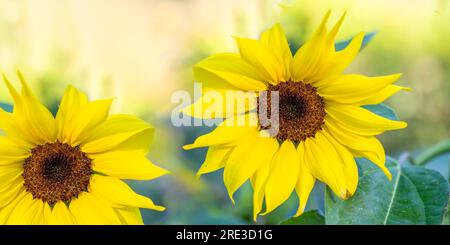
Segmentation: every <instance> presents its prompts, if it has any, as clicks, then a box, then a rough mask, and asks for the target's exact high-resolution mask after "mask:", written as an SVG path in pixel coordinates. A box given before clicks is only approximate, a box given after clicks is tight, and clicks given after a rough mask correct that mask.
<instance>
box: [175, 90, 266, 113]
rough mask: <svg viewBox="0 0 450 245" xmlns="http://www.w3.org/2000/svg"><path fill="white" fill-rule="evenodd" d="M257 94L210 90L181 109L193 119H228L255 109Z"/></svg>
mask: <svg viewBox="0 0 450 245" xmlns="http://www.w3.org/2000/svg"><path fill="white" fill-rule="evenodd" d="M257 96H258V94H257V93H253V92H243V91H226V90H210V91H208V92H207V93H205V94H204V95H203V96H202V97H200V98H199V99H197V100H196V101H195V102H194V103H192V104H190V105H189V106H186V107H185V108H183V109H181V112H183V113H184V114H186V115H189V116H190V117H194V118H204V119H215V118H229V117H234V116H236V115H240V114H244V113H246V112H248V111H252V110H254V109H255V108H256V107H257Z"/></svg>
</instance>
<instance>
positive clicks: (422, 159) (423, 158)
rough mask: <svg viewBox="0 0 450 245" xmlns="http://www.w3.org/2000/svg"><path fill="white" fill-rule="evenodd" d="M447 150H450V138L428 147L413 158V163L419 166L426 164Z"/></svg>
mask: <svg viewBox="0 0 450 245" xmlns="http://www.w3.org/2000/svg"><path fill="white" fill-rule="evenodd" d="M446 152H450V140H445V141H442V142H441V143H439V144H437V145H434V146H432V147H431V148H428V149H426V150H425V151H424V152H422V153H421V154H420V155H418V156H417V157H415V158H414V159H413V163H414V164H415V165H419V166H421V165H425V164H426V163H427V162H429V161H430V160H432V159H433V158H435V157H437V156H439V155H441V154H443V153H446Z"/></svg>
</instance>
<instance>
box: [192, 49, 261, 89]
mask: <svg viewBox="0 0 450 245" xmlns="http://www.w3.org/2000/svg"><path fill="white" fill-rule="evenodd" d="M194 77H195V79H196V80H197V81H199V82H204V81H209V82H214V83H224V82H225V83H229V84H231V85H232V86H233V87H235V88H236V89H241V90H245V91H261V90H265V89H266V86H267V85H266V84H265V82H263V81H264V77H263V76H262V75H260V74H259V72H258V71H257V70H256V69H255V68H253V67H252V66H251V65H250V64H248V63H247V62H246V61H244V60H243V59H241V57H239V55H237V54H231V53H222V54H216V55H213V56H211V57H208V58H206V59H204V60H202V61H200V62H199V63H197V64H196V65H195V66H194Z"/></svg>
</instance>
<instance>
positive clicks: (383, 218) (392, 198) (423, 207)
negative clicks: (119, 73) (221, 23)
mask: <svg viewBox="0 0 450 245" xmlns="http://www.w3.org/2000/svg"><path fill="white" fill-rule="evenodd" d="M358 166H359V167H360V170H361V176H360V179H359V184H358V189H357V191H356V193H355V195H354V196H353V197H351V198H350V199H348V200H345V201H344V200H340V199H338V198H337V197H336V196H334V195H333V194H332V193H331V192H330V191H329V190H328V191H327V194H326V197H325V220H326V223H327V224H441V223H442V219H443V215H444V212H445V208H446V206H447V202H448V195H449V186H448V182H447V180H446V179H445V178H444V177H443V176H442V175H440V174H439V173H438V172H437V171H434V170H430V169H425V168H421V167H415V166H411V165H407V164H398V163H397V162H396V161H395V160H393V159H391V158H388V163H387V166H388V168H389V170H390V172H391V173H392V181H388V180H387V179H386V177H385V176H384V174H383V173H382V172H381V170H379V169H378V168H377V167H376V166H375V165H374V164H373V163H371V162H370V161H369V160H367V159H358Z"/></svg>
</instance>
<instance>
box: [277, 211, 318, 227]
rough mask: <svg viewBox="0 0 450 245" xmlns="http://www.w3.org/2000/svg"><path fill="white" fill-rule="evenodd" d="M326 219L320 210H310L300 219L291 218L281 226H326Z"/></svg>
mask: <svg viewBox="0 0 450 245" xmlns="http://www.w3.org/2000/svg"><path fill="white" fill-rule="evenodd" d="M324 224H325V218H324V217H323V215H322V214H320V212H319V210H309V211H307V212H304V213H303V214H302V215H300V216H299V217H294V218H289V219H287V220H285V221H282V222H281V223H280V225H324Z"/></svg>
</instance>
